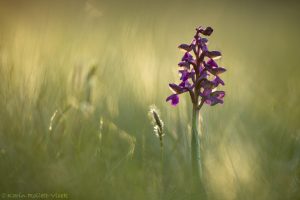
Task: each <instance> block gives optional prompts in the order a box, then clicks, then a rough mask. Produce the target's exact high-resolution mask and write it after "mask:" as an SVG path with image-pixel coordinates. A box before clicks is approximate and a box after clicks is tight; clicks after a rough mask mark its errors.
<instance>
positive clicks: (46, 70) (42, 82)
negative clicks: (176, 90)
mask: <svg viewBox="0 0 300 200" xmlns="http://www.w3.org/2000/svg"><path fill="white" fill-rule="evenodd" d="M63 2H64V3H62V2H61V1H59V2H56V1H53V2H52V1H51V2H50V1H49V2H46V1H45V2H40V3H38V2H34V1H28V2H26V3H22V1H20V2H19V4H12V3H9V2H4V1H1V3H0V5H1V6H0V25H1V29H0V178H1V179H0V194H1V193H52V192H57V193H58V192H61V193H67V194H68V195H69V199H103V200H106V199H109V200H110V199H122V200H126V199H128V200H133V199H137V200H140V199H149V200H152V199H153V200H154V199H155V200H156V199H166V200H168V199H172V200H174V199H178V200H182V199H188V198H190V194H191V193H192V192H193V191H192V188H191V187H190V185H191V181H190V180H192V177H193V174H191V170H190V168H191V166H190V159H191V158H190V138H191V135H190V132H191V120H192V119H191V118H192V116H190V115H191V112H190V111H191V110H192V105H190V103H189V99H188V98H189V97H188V96H186V97H183V98H181V103H180V105H179V106H178V107H177V108H175V109H174V108H173V107H171V106H170V105H169V104H168V103H166V102H165V98H166V97H167V95H168V94H169V89H168V82H169V81H170V80H175V79H176V77H177V76H178V75H177V73H176V71H177V61H178V60H179V59H180V56H181V52H178V49H176V47H177V46H178V44H180V43H181V42H182V41H185V40H189V38H190V35H191V34H192V33H193V28H194V27H196V26H198V25H199V24H204V25H211V26H212V27H214V28H215V30H216V33H217V34H214V35H213V36H212V37H213V39H211V41H213V42H212V43H211V44H210V46H211V48H212V49H216V50H218V49H219V50H222V52H223V54H224V55H225V56H224V58H222V60H221V65H224V66H225V67H227V66H228V68H227V69H228V72H227V73H226V74H224V79H225V82H226V86H225V91H226V92H227V96H226V98H225V103H224V105H222V106H216V107H214V108H213V109H211V108H209V107H204V108H203V109H202V110H201V118H202V126H201V129H202V130H201V134H203V135H202V138H203V140H202V145H203V159H204V162H203V176H204V180H205V181H204V183H205V186H204V187H205V188H206V190H207V196H208V199H212V200H215V199H216V200H226V199H228V200H231V199H240V200H245V199H249V200H250V199H259V200H260V199H261V200H271V199H272V200H274V199H278V200H283V199H291V200H296V199H299V198H300V190H299V187H300V170H299V169H300V165H299V158H300V148H299V146H300V135H299V134H300V128H299V119H300V110H299V109H300V107H299V105H298V102H299V97H300V93H299V91H300V88H299V85H300V81H299V77H298V75H299V72H300V70H299V67H298V55H297V54H298V43H299V38H298V36H299V33H300V29H299V26H298V25H297V23H298V22H297V19H299V12H298V9H299V6H298V4H297V3H294V4H292V3H283V2H281V3H274V4H272V5H270V4H268V3H263V2H256V3H250V2H248V3H245V4H242V3H235V4H234V5H233V4H229V3H222V2H219V4H218V3H216V2H212V3H209V2H196V1H190V3H191V5H194V6H192V7H190V8H189V9H190V13H191V14H189V15H183V14H182V12H183V11H182V10H181V9H182V6H183V4H182V2H181V1H174V2H173V3H172V4H170V3H168V2H166V3H161V4H160V3H159V2H156V1H153V2H146V1H145V2H143V3H137V2H135V1H128V2H127V3H124V4H121V3H117V2H108V1H103V2H97V1H78V2H77V3H70V2H68V1H63ZM199 7H205V8H211V9H214V13H213V14H211V11H210V10H205V9H203V10H200V11H199V10H198V8H199ZM178 12H179V13H180V14H179V13H178ZM120 16H121V17H120ZM141 16H143V17H141ZM174 22H176V23H174ZM186 42H190V41H186ZM216 44H218V45H216ZM170 72H171V73H170ZM152 104H156V106H157V107H158V108H159V109H160V117H161V118H162V119H163V121H164V128H165V136H164V137H163V154H164V161H163V170H161V156H160V155H161V154H160V143H159V140H158V139H157V137H155V135H154V134H153V126H152V125H151V124H150V123H149V119H148V117H147V114H148V110H149V105H152ZM49 128H50V129H49Z"/></svg>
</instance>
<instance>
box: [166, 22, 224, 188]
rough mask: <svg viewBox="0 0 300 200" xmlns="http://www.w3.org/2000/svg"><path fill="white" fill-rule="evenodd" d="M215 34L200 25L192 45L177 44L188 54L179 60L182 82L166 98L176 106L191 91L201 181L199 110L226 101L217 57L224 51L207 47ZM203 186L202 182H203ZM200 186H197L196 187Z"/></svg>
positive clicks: (196, 165) (194, 163)
mask: <svg viewBox="0 0 300 200" xmlns="http://www.w3.org/2000/svg"><path fill="white" fill-rule="evenodd" d="M212 33H213V29H212V28H211V27H207V28H204V27H201V26H200V27H198V28H196V34H195V35H194V38H193V40H192V42H191V43H190V44H181V45H179V46H178V48H180V49H181V50H183V51H184V52H185V53H184V55H183V57H182V59H181V61H180V62H179V63H178V66H179V68H180V69H179V70H178V72H179V73H180V81H181V82H180V83H179V84H178V85H177V84H174V83H171V84H169V86H170V89H171V90H172V91H173V94H172V95H170V96H169V97H168V98H167V99H166V101H170V102H171V104H172V105H173V106H176V105H177V104H178V103H179V96H180V95H181V94H183V93H186V92H188V93H189V94H190V97H191V101H192V104H193V115H192V134H191V135H192V138H191V153H192V155H191V158H192V167H193V169H192V170H193V172H194V173H195V177H199V180H200V182H201V181H202V162H201V158H202V157H201V150H200V149H201V148H200V137H199V111H200V109H201V107H202V106H203V105H204V104H207V105H210V106H214V105H217V104H223V102H224V97H225V92H224V91H218V90H217V88H218V87H219V86H221V85H225V83H224V81H223V80H222V79H221V78H220V74H222V73H224V72H226V69H225V68H223V67H219V66H218V64H217V62H216V60H217V59H219V58H220V57H221V52H219V51H210V50H209V49H208V46H207V44H208V39H207V38H205V36H210V35H211V34H212ZM200 185H203V184H200ZM196 188H197V187H196Z"/></svg>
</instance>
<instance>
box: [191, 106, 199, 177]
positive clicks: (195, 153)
mask: <svg viewBox="0 0 300 200" xmlns="http://www.w3.org/2000/svg"><path fill="white" fill-rule="evenodd" d="M199 114H200V110H199V109H198V108H197V107H193V118H192V141H191V143H192V144H191V150H192V152H191V153H192V167H193V174H194V176H196V177H197V179H198V180H199V181H200V182H201V178H202V163H201V158H202V156H201V150H200V144H201V143H200V137H199Z"/></svg>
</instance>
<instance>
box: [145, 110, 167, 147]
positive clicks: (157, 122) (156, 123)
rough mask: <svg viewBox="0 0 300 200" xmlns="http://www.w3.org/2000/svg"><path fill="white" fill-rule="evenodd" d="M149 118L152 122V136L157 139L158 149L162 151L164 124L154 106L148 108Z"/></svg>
mask: <svg viewBox="0 0 300 200" xmlns="http://www.w3.org/2000/svg"><path fill="white" fill-rule="evenodd" d="M149 116H150V118H151V121H152V125H153V130H154V134H155V135H156V136H157V137H158V138H159V142H160V149H161V151H163V136H164V135H165V133H164V122H163V121H162V120H161V118H160V116H159V111H158V109H157V107H156V106H155V105H152V106H150V110H149Z"/></svg>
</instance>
